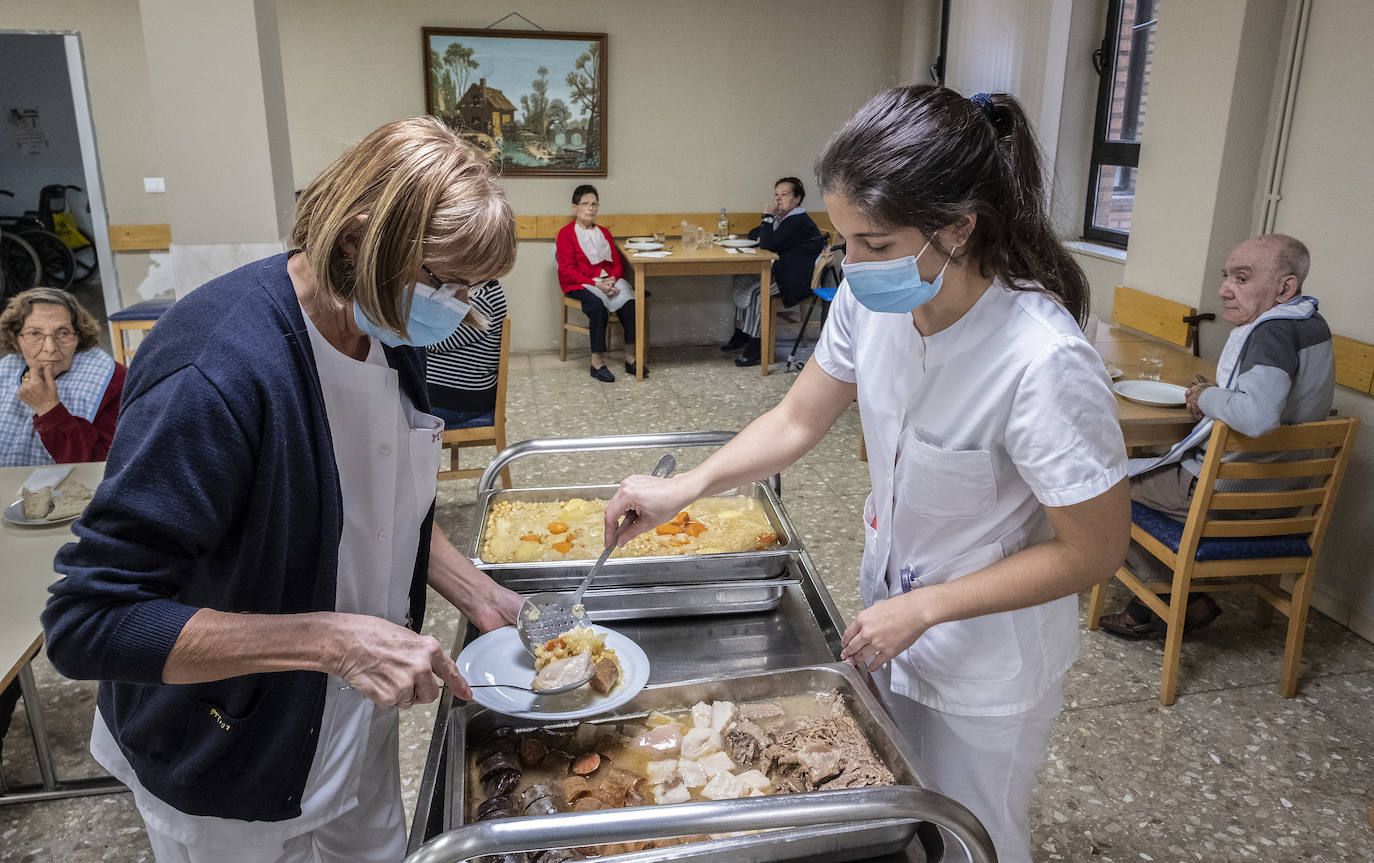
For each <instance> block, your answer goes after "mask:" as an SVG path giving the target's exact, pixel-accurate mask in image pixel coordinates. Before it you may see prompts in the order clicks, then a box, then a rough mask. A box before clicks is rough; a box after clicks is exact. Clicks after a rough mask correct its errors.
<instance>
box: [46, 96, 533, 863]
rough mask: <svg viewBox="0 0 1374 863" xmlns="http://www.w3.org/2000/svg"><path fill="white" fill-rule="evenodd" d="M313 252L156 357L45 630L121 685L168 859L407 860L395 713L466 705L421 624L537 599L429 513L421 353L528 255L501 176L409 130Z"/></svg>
mask: <svg viewBox="0 0 1374 863" xmlns="http://www.w3.org/2000/svg"><path fill="white" fill-rule="evenodd" d="M291 241H292V245H293V246H294V249H293V250H292V252H291V253H290V254H286V255H278V256H275V257H271V258H267V259H265V260H262V261H258V262H256V263H253V264H249V265H248V266H245V267H242V268H240V269H238V270H235V271H234V272H232V273H229V274H228V275H226V276H223V277H221V278H219V279H216V280H215V281H212V282H210V283H208V284H206V285H203V286H201V287H200V288H197V289H196V290H195V291H194V292H192V293H191V294H190V295H189V296H187V297H185V298H184V299H182V300H180V301H178V302H177V304H176V305H175V306H174V307H173V308H172V309H171V311H169V312H168V313H167V315H166V316H164V317H163V318H162V320H161V321H160V322H159V323H158V326H157V328H156V329H154V330H153V331H152V332H151V333H150V335H149V337H148V339H147V341H146V342H145V343H144V345H143V346H142V347H141V348H140V350H139V353H138V363H137V365H136V366H135V367H134V370H133V372H132V373H131V375H130V377H129V385H128V388H127V390H126V393H125V402H124V413H123V416H122V417H121V421H120V428H119V431H118V433H117V434H116V435H115V439H114V443H113V445H112V446H111V448H110V455H109V459H108V469H107V471H106V474H105V477H106V478H105V481H104V482H103V483H102V484H101V486H100V488H99V490H98V491H97V493H96V496H95V499H94V500H93V501H92V502H91V505H90V507H89V508H88V509H87V511H86V515H85V517H84V518H83V519H82V520H81V521H80V522H78V524H77V527H76V533H77V536H78V538H79V542H77V543H76V544H74V545H68V546H67V547H66V548H64V549H63V550H62V552H61V553H60V554H59V555H58V558H57V561H56V568H57V571H58V572H59V573H61V574H62V575H63V576H64V577H63V578H62V580H60V581H59V582H57V584H55V585H53V587H52V598H51V600H50V601H49V604H48V607H47V610H46V611H45V612H44V615H43V623H44V627H45V631H46V633H47V639H48V653H49V656H50V657H51V659H52V661H53V664H54V665H55V666H56V667H57V668H58V670H60V671H62V672H63V673H64V674H67V675H69V676H72V677H82V678H97V679H99V680H100V681H101V685H100V695H99V701H98V705H99V710H98V713H97V715H96V719H95V726H94V729H93V731H92V735H91V751H92V753H93V754H94V755H95V757H96V760H98V761H99V762H100V763H101V764H102V765H103V766H104V767H105V768H106V769H108V770H109V771H110V772H111V773H112V774H114V775H115V776H116V777H118V778H119V779H120V780H121V781H122V782H124V783H125V784H127V785H128V786H129V787H130V788H131V789H132V790H133V793H134V800H135V802H136V803H137V804H138V807H139V811H140V812H141V813H142V815H143V818H144V822H145V823H146V825H147V829H148V838H149V841H150V843H151V844H152V847H153V850H154V853H155V854H156V856H157V859H158V860H159V861H160V863H166V861H191V860H194V861H197V863H211V861H298V860H299V861H307V860H309V861H343V860H350V861H378V863H381V861H387V863H394V861H396V860H399V859H401V857H403V856H404V851H405V827H404V818H403V811H402V808H401V796H400V777H399V774H398V752H397V712H396V709H395V708H396V707H401V708H406V707H409V706H411V705H412V704H415V703H417V702H429V701H433V700H435V699H436V698H438V697H439V692H440V684H441V683H443V684H447V685H448V686H449V687H450V688H452V689H453V690H454V691H455V692H456V693H457V694H458V695H460V696H462V697H469V696H470V692H469V690H468V687H467V683H466V682H465V681H464V680H463V678H462V677H461V676H460V675H459V674H458V672H457V669H456V667H455V665H454V663H453V662H452V660H450V659H449V658H448V656H447V655H446V654H445V653H444V650H443V649H442V648H441V647H440V645H439V642H438V641H437V640H435V639H434V638H433V637H432V636H422V635H420V634H419V633H418V630H419V628H420V624H421V622H422V621H423V619H424V604H425V594H426V589H427V587H433V588H434V589H435V590H436V591H438V592H439V594H441V595H442V596H443V597H444V598H445V599H447V600H449V601H450V602H452V603H454V604H455V605H456V606H458V607H459V608H460V609H461V610H462V611H463V613H464V615H465V616H466V617H467V619H468V620H470V621H472V622H474V623H475V624H476V625H477V626H478V627H480V628H482V629H493V628H497V627H499V626H502V625H504V624H507V623H510V622H512V621H513V620H514V619H515V614H516V612H517V610H518V609H519V607H520V602H521V600H520V598H519V597H518V596H517V595H516V594H514V593H511V592H510V591H508V590H505V589H503V588H501V587H498V586H497V585H496V584H495V583H493V582H492V581H491V580H490V579H488V578H487V577H486V576H484V575H482V574H481V573H480V572H478V571H477V570H476V569H475V568H474V567H473V566H472V564H471V563H470V562H469V561H468V560H467V559H466V558H464V557H463V556H462V555H460V554H459V553H458V551H457V550H456V549H455V548H454V547H453V545H452V544H451V543H450V542H449V541H448V539H447V538H446V537H445V536H444V533H443V531H441V530H440V529H439V528H438V527H437V526H435V524H434V497H435V488H436V478H437V471H438V465H439V447H440V441H441V437H442V433H443V424H442V423H441V422H440V421H439V420H438V419H437V418H436V417H434V416H432V415H431V414H430V413H429V412H428V407H429V400H428V397H427V395H426V390H425V377H424V356H423V351H422V350H421V347H420V346H424V345H431V344H435V343H438V342H441V341H443V340H444V339H446V338H448V337H449V336H450V335H452V334H453V332H454V331H455V330H456V329H457V328H458V326H459V324H460V323H462V322H463V321H464V319H465V318H468V317H469V311H470V308H469V306H468V303H467V301H466V297H467V291H468V288H469V287H470V286H472V285H474V284H482V283H484V282H486V281H487V280H488V279H492V278H495V277H497V276H500V275H502V274H503V273H505V272H506V271H508V270H509V269H510V267H511V264H512V262H513V261H514V259H515V218H514V215H513V214H512V213H511V210H510V207H509V205H507V203H506V200H505V197H504V195H503V193H502V191H501V189H500V186H499V185H498V183H497V179H496V177H495V175H494V174H493V173H492V171H491V169H490V167H489V166H488V165H487V164H486V160H485V159H484V158H483V156H482V154H481V153H479V152H478V151H477V150H475V149H474V148H473V147H472V146H471V145H469V144H467V143H465V142H463V141H462V140H461V139H460V138H459V137H458V136H457V135H456V134H455V133H453V132H452V131H450V130H449V129H447V128H446V127H444V126H443V125H442V124H440V123H439V122H438V121H436V120H433V119H429V118H424V119H415V120H403V121H398V122H394V123H389V124H387V125H385V126H383V127H381V128H380V129H377V130H376V131H375V132H373V133H372V134H370V135H369V136H367V138H365V139H364V140H363V141H362V142H361V143H359V144H358V145H357V146H355V147H353V148H352V149H350V150H348V151H347V152H345V153H344V154H343V155H342V156H340V157H339V158H338V159H337V160H335V162H334V163H333V164H332V165H330V166H329V167H327V168H326V169H325V170H324V172H323V173H322V174H321V175H320V176H318V177H317V178H315V180H313V181H312V182H311V183H310V184H309V185H308V186H307V187H306V188H305V190H304V191H303V192H302V193H301V195H300V198H299V200H298V201H297V205H296V220H295V226H294V228H293V231H292V235H291ZM475 323H479V324H480V322H475Z"/></svg>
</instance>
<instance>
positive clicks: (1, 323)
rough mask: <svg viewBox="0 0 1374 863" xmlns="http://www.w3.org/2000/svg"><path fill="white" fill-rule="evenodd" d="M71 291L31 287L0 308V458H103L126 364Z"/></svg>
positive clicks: (35, 461)
mask: <svg viewBox="0 0 1374 863" xmlns="http://www.w3.org/2000/svg"><path fill="white" fill-rule="evenodd" d="M99 339H100V325H99V324H98V323H96V320H95V318H94V317H92V316H91V313H90V312H88V311H86V310H85V309H83V308H82V307H81V305H80V304H79V303H77V301H76V298H75V297H73V296H72V295H71V294H69V293H67V292H66V291H59V290H57V289H56V288H32V289H30V290H27V291H24V292H23V293H21V294H18V295H16V296H14V297H12V298H11V299H10V301H9V303H7V304H6V305H5V311H4V312H3V313H0V350H3V351H4V352H5V356H4V357H0V466H4V467H8V466H12V465H30V464H32V465H39V464H53V463H54V462H77V461H102V460H103V459H104V458H105V455H106V454H107V453H108V452H109V451H110V441H111V440H112V439H113V438H114V432H115V422H116V420H117V419H118V417H119V395H120V393H121V392H122V391H123V389H124V375H125V368H124V366H122V365H120V364H119V363H117V362H115V361H114V358H113V357H111V356H110V355H109V354H107V353H105V352H104V351H102V350H101V349H100V348H99V347H97V342H98V341H99Z"/></svg>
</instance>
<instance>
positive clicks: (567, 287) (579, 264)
mask: <svg viewBox="0 0 1374 863" xmlns="http://www.w3.org/2000/svg"><path fill="white" fill-rule="evenodd" d="M576 224H577V223H576V222H569V223H568V224H566V225H564V226H563V227H562V228H560V229H559V231H558V236H557V237H556V238H555V239H554V247H555V249H556V251H557V255H558V286H559V287H561V288H562V289H563V293H565V294H567V293H571V292H573V291H575V290H577V289H579V288H581V287H582V286H583V285H590V284H592V283H593V282H595V281H596V279H597V276H599V275H601V271H602V270H605V271H606V275H608V276H610V277H611V278H612V279H619V278H621V277H622V276H623V275H624V274H625V260H624V259H623V258H622V257H621V256H620V249H619V248H617V247H616V244H615V240H614V239H613V238H612V237H611V232H610V231H608V230H606V229H605V228H603V227H601V226H600V225H597V226H596V229H597V230H598V231H600V232H601V233H603V234H605V235H606V242H608V243H610V244H611V260H609V261H602V262H601V263H599V264H593V263H592V262H591V261H589V260H587V253H586V252H584V251H582V244H581V243H579V242H578V241H577V230H576V228H575V227H574V226H575V225H576Z"/></svg>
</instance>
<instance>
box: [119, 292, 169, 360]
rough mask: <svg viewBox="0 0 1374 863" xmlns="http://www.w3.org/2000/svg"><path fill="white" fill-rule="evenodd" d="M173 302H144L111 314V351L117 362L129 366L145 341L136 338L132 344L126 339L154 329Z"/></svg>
mask: <svg viewBox="0 0 1374 863" xmlns="http://www.w3.org/2000/svg"><path fill="white" fill-rule="evenodd" d="M173 302H174V301H173V300H170V299H168V300H144V301H143V302H141V303H134V304H133V305H132V306H127V307H125V308H122V309H120V310H119V311H117V312H112V313H111V314H110V347H111V348H112V350H111V351H110V353H111V355H113V356H114V360H115V362H117V363H119V364H120V365H125V366H127V365H128V364H129V360H130V359H132V358H133V355H134V353H135V352H136V351H137V350H138V345H139V343H140V342H142V341H143V339H142V337H141V336H140V337H138V338H135V339H134V340H133V343H132V344H130V343H129V342H128V340H127V339H126V338H125V336H126V334H127V333H142V334H146V333H147V332H148V330H151V329H152V328H153V324H156V323H157V322H158V320H159V319H160V318H161V317H162V315H163V313H165V312H166V311H167V310H168V309H170V308H171V307H172V303H173Z"/></svg>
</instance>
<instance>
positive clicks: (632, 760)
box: [471, 691, 894, 863]
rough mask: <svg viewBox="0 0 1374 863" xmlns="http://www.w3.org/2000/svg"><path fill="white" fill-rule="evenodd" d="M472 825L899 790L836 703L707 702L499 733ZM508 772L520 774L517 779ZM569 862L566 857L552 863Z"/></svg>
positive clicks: (536, 859)
mask: <svg viewBox="0 0 1374 863" xmlns="http://www.w3.org/2000/svg"><path fill="white" fill-rule="evenodd" d="M471 770H472V773H473V774H475V778H476V779H477V782H476V784H475V785H474V786H472V787H475V788H480V789H481V791H482V796H481V797H480V798H478V799H475V800H473V801H472V804H471V805H472V806H473V809H472V810H471V811H472V814H473V817H474V818H475V820H479V821H484V820H488V819H490V818H507V817H513V816H516V815H545V814H553V813H554V812H572V811H587V810H593V809H614V808H620V807H627V806H642V805H647V804H651V803H657V804H665V805H667V804H673V803H685V802H687V801H689V800H724V799H730V798H740V797H759V796H764V795H768V794H787V793H798V792H803V791H815V790H828V789H832V788H858V787H864V786H870V785H891V784H893V782H894V779H893V775H892V772H891V771H890V770H888V768H887V767H885V766H884V765H883V764H882V763H881V762H880V761H879V760H878V759H877V757H876V756H875V755H874V753H873V750H872V748H871V747H870V746H869V743H868V741H867V739H866V738H865V737H864V734H863V732H862V731H861V730H860V729H859V726H858V725H857V723H855V721H854V719H853V718H852V716H851V715H850V714H849V711H848V709H847V708H846V706H845V700H844V698H843V697H842V696H840V695H838V694H837V693H835V692H833V691H832V692H824V693H815V694H809V695H800V696H786V697H782V698H777V699H770V700H768V701H760V702H753V703H749V702H745V703H739V704H736V703H734V702H730V701H715V702H710V703H707V702H699V703H697V704H695V705H693V706H692V707H691V708H689V709H684V710H681V711H672V712H661V711H654V712H651V713H650V714H649V715H648V716H647V717H645V718H644V719H643V720H641V721H631V722H625V723H623V724H619V725H617V724H613V723H605V724H596V723H582V724H580V725H578V726H577V727H576V728H574V729H571V730H555V729H552V728H547V727H546V728H540V729H535V730H530V731H525V732H519V733H517V732H515V731H514V730H512V729H511V728H509V727H501V728H498V729H496V730H495V731H494V732H493V734H492V737H491V739H490V740H488V741H486V742H485V743H483V744H481V745H479V746H478V747H476V748H475V749H474V750H473V753H472V762H471ZM512 771H516V772H515V774H514V776H513V777H512ZM705 838H707V837H704V836H694V837H681V838H677V839H658V840H652V841H647V842H630V843H618V844H613V845H601V846H595V847H587V848H578V849H575V850H574V851H575V853H574V852H569V851H541V852H534V853H531V854H529V855H527V856H520V855H513V856H512V855H508V856H507V857H506V858H504V861H506V863H516V861H520V863H563V861H566V860H573V859H581V858H582V857H598V856H605V855H609V854H617V853H624V852H629V851H639V850H646V849H649V848H658V847H667V846H670V845H679V844H686V843H688V842H695V841H700V840H702V839H705ZM550 855H564V856H550Z"/></svg>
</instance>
